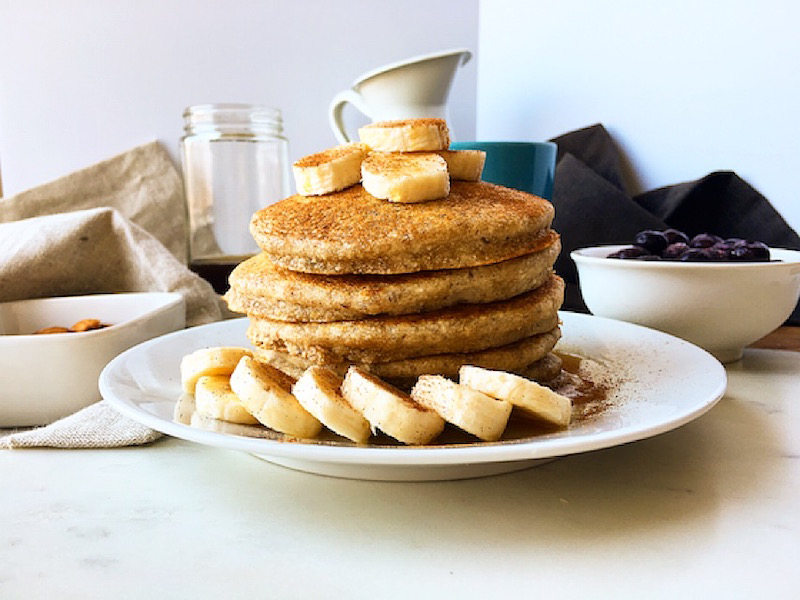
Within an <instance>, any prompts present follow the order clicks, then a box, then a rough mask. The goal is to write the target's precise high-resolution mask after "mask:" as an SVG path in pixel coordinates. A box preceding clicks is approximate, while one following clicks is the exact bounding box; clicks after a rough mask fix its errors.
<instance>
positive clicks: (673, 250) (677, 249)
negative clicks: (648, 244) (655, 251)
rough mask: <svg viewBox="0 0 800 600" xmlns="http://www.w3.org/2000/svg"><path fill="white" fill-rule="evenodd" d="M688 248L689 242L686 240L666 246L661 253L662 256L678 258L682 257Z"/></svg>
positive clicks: (670, 258) (669, 258) (672, 258)
mask: <svg viewBox="0 0 800 600" xmlns="http://www.w3.org/2000/svg"><path fill="white" fill-rule="evenodd" d="M688 249H689V244H687V243H686V242H675V243H674V244H670V245H669V246H667V247H666V248H664V252H662V253H661V257H662V258H665V259H668V260H675V259H676V258H680V257H681V255H682V254H683V253H684V252H686V251H687V250H688Z"/></svg>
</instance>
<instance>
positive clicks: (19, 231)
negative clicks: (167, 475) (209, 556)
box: [0, 142, 230, 448]
mask: <svg viewBox="0 0 800 600" xmlns="http://www.w3.org/2000/svg"><path fill="white" fill-rule="evenodd" d="M186 231H187V218H186V209H185V206H184V200H183V186H182V182H181V177H180V175H179V173H178V172H177V170H176V169H175V167H174V166H173V164H172V162H171V160H170V158H169V156H168V155H167V153H166V151H165V150H164V149H163V148H162V147H161V145H160V144H159V143H157V142H153V143H150V144H146V145H144V146H140V147H138V148H134V149H133V150H131V151H130V152H127V153H124V154H121V155H119V156H116V157H114V158H111V159H109V160H106V161H103V162H101V163H98V164H96V165H94V166H91V167H88V168H86V169H83V170H81V171H78V172H76V173H73V174H71V175H67V176H66V177H63V178H61V179H59V180H56V181H54V182H52V183H49V184H46V185H43V186H41V187H38V188H35V189H32V190H29V191H26V192H23V193H21V194H18V195H16V196H13V197H10V198H5V199H0V302H5V301H12V300H21V299H27V298H40V297H52V296H67V295H75V294H87V293H103V292H105V293H108V292H138V291H160V292H167V291H168V292H178V293H180V294H182V295H183V296H184V298H185V300H186V323H187V325H188V326H193V325H199V324H202V323H209V322H212V321H218V320H220V319H222V318H225V317H227V316H230V313H228V312H227V310H226V309H225V307H224V303H223V302H222V300H221V298H220V297H219V296H218V295H217V294H216V293H215V292H214V289H213V288H212V287H211V285H210V284H209V283H208V282H206V281H205V280H203V279H202V278H200V277H198V276H197V275H196V274H195V273H193V272H191V271H190V270H189V269H188V268H187V267H186ZM0 401H2V390H0ZM4 433H5V434H6V435H5V436H4V435H3V434H4ZM7 434H12V435H7ZM159 437H161V434H160V433H158V432H155V431H152V430H151V429H149V428H147V427H144V426H142V425H140V424H139V423H136V422H135V421H133V420H131V419H128V418H127V417H125V416H123V415H121V414H119V413H118V412H117V411H116V410H115V409H114V408H113V406H111V405H110V404H108V403H106V402H105V401H101V402H98V403H95V404H93V405H91V406H89V407H88V408H86V409H84V410H82V411H79V412H78V413H76V414H74V415H71V416H69V417H66V418H65V419H62V420H60V421H58V422H56V423H52V424H50V425H47V426H45V427H40V428H37V429H32V430H29V431H25V432H13V433H12V432H11V431H8V430H6V431H5V432H4V431H2V430H0V448H2V447H6V448H20V447H36V446H46V447H57V448H102V447H117V446H126V445H136V444H142V443H148V442H150V441H153V440H155V439H158V438H159Z"/></svg>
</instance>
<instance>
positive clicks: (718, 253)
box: [702, 243, 730, 262]
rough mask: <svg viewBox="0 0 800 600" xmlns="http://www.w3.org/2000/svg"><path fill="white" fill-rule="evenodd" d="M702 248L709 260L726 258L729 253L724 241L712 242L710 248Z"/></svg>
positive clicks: (724, 259) (719, 260)
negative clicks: (720, 242) (719, 242)
mask: <svg viewBox="0 0 800 600" xmlns="http://www.w3.org/2000/svg"><path fill="white" fill-rule="evenodd" d="M702 250H705V252H706V254H707V255H708V259H709V260H713V261H717V262H722V261H726V260H728V258H729V255H730V249H729V248H728V246H726V245H725V244H724V243H722V244H714V245H713V246H711V247H710V248H702Z"/></svg>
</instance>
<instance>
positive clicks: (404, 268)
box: [250, 181, 555, 275]
mask: <svg viewBox="0 0 800 600" xmlns="http://www.w3.org/2000/svg"><path fill="white" fill-rule="evenodd" d="M554 214H555V212H554V209H553V205H552V204H551V203H550V202H548V201H547V200H544V199H542V198H539V197H537V196H532V195H530V194H527V193H525V192H521V191H518V190H512V189H509V188H505V187H502V186H498V185H494V184H491V183H486V182H463V181H454V182H452V185H451V188H450V194H449V195H448V196H447V197H446V198H442V199H440V200H431V201H429V202H422V203H418V204H396V203H392V202H386V201H384V200H379V199H377V198H373V197H372V196H371V195H369V194H368V193H367V192H366V191H365V190H364V189H363V188H362V187H361V185H354V186H352V187H350V188H347V189H345V190H342V191H340V192H335V193H332V194H327V195H326V196H325V197H324V198H313V197H304V196H300V195H294V196H290V197H289V198H286V199H284V200H281V201H280V202H277V203H275V204H271V205H270V206H268V207H266V208H263V209H261V210H259V211H258V212H256V213H255V214H254V215H253V218H252V219H251V221H250V233H251V234H252V236H253V238H254V239H255V241H256V243H257V244H258V246H259V247H260V248H261V249H262V250H263V251H264V252H265V253H266V254H267V256H268V257H269V258H270V260H272V261H273V262H274V263H275V264H277V265H278V266H280V267H283V268H285V269H290V270H294V271H302V272H306V273H321V274H340V273H373V274H381V275H386V274H392V273H415V272H417V271H431V270H438V269H458V268H466V267H475V266H480V265H486V264H491V263H496V262H500V261H503V260H508V259H510V258H515V257H517V256H522V255H523V254H529V253H531V252H535V251H537V250H541V249H542V248H543V247H546V246H547V245H548V244H549V242H547V240H549V239H550V232H549V227H550V224H551V223H552V221H553V217H554Z"/></svg>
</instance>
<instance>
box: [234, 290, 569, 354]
mask: <svg viewBox="0 0 800 600" xmlns="http://www.w3.org/2000/svg"><path fill="white" fill-rule="evenodd" d="M563 299H564V281H563V280H562V279H561V278H560V277H558V276H557V275H550V277H549V278H548V280H547V281H546V282H545V283H544V284H542V285H541V286H539V287H538V288H536V289H534V290H532V291H530V292H526V293H524V294H520V295H519V296H515V297H513V298H510V299H508V300H501V301H498V302H491V303H487V304H462V305H459V306H454V307H449V308H445V309H441V310H437V311H432V312H429V313H421V314H411V315H401V316H391V317H371V318H368V319H362V320H357V321H333V322H329V323H304V322H298V323H289V322H283V321H275V320H272V319H265V318H261V317H255V316H251V317H250V327H249V328H248V330H247V336H248V338H249V339H250V341H251V342H252V343H253V344H254V345H256V346H260V347H262V348H272V349H275V350H284V351H286V352H288V353H289V354H293V355H296V356H303V357H305V358H308V359H309V360H312V361H314V362H321V363H327V362H336V361H337V360H339V361H355V362H367V363H369V362H385V361H389V360H400V359H403V358H410V357H414V356H426V355H430V354H444V353H452V352H459V353H463V352H474V351H477V350H485V349H486V348H493V347H496V346H504V345H506V344H511V343H513V342H516V341H517V340H520V339H522V338H524V337H529V336H531V335H534V334H537V333H544V332H545V331H550V330H551V329H553V328H554V327H556V326H557V325H558V309H559V308H560V306H561V303H562V301H563Z"/></svg>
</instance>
